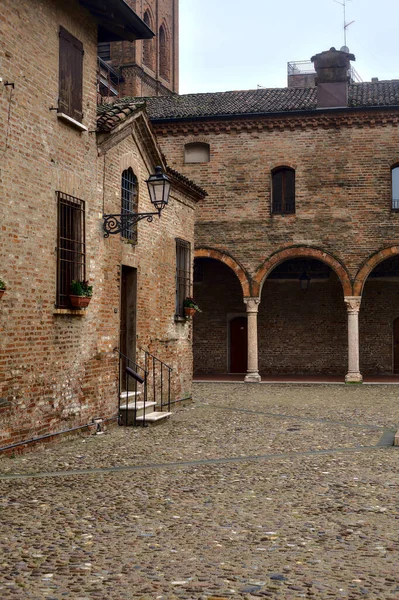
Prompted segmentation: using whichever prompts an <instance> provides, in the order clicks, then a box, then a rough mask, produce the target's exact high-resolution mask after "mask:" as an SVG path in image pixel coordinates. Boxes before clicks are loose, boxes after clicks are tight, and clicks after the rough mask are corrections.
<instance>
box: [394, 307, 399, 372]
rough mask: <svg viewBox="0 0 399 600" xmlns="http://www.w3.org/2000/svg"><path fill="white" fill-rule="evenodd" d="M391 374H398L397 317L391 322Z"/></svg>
mask: <svg viewBox="0 0 399 600" xmlns="http://www.w3.org/2000/svg"><path fill="white" fill-rule="evenodd" d="M393 372H394V373H395V374H396V373H399V317H398V318H397V319H395V320H394V322H393Z"/></svg>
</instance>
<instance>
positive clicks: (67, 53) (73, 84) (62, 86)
mask: <svg viewBox="0 0 399 600" xmlns="http://www.w3.org/2000/svg"><path fill="white" fill-rule="evenodd" d="M82 88H83V44H82V42H80V41H79V40H77V39H76V38H75V37H74V36H73V35H71V34H70V33H69V32H68V31H67V30H66V29H64V28H63V27H60V72H59V100H58V109H59V111H60V112H62V113H65V114H66V115H68V116H69V117H72V118H73V119H75V120H76V121H79V122H81V121H82V116H83V114H82Z"/></svg>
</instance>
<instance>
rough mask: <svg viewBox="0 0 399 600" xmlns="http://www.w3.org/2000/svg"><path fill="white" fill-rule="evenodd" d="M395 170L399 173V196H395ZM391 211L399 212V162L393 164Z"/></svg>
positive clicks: (398, 183)
mask: <svg viewBox="0 0 399 600" xmlns="http://www.w3.org/2000/svg"><path fill="white" fill-rule="evenodd" d="M394 171H396V173H397V180H398V181H397V187H398V197H397V198H394V175H393V174H394ZM391 211H392V212H399V163H395V164H394V165H392V166H391Z"/></svg>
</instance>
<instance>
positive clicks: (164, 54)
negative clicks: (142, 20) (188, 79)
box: [159, 25, 170, 81]
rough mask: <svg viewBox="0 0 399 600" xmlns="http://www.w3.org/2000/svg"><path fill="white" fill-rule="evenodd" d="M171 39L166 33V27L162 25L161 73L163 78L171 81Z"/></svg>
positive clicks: (160, 41)
mask: <svg viewBox="0 0 399 600" xmlns="http://www.w3.org/2000/svg"><path fill="white" fill-rule="evenodd" d="M169 61H170V57H169V40H168V35H167V33H166V28H165V26H164V25H161V27H160V28H159V74H160V76H161V77H163V79H166V80H167V81H169V79H170V73H169Z"/></svg>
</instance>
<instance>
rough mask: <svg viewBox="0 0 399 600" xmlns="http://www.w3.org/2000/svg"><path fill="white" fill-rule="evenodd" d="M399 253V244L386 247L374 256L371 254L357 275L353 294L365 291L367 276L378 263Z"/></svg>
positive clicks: (360, 293)
mask: <svg viewBox="0 0 399 600" xmlns="http://www.w3.org/2000/svg"><path fill="white" fill-rule="evenodd" d="M398 254H399V246H391V247H390V248H384V249H383V250H380V251H379V252H376V253H375V254H373V255H372V256H370V257H369V258H368V259H367V260H366V262H365V263H364V264H363V266H362V267H361V268H360V269H359V271H358V272H357V275H356V277H355V281H354V283H353V295H354V296H361V295H362V293H363V288H364V284H365V283H366V281H367V277H368V276H369V275H370V273H371V271H372V270H373V269H374V268H375V267H376V266H377V265H378V264H380V262H383V261H384V260H386V259H387V258H392V257H393V256H397V255H398Z"/></svg>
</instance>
